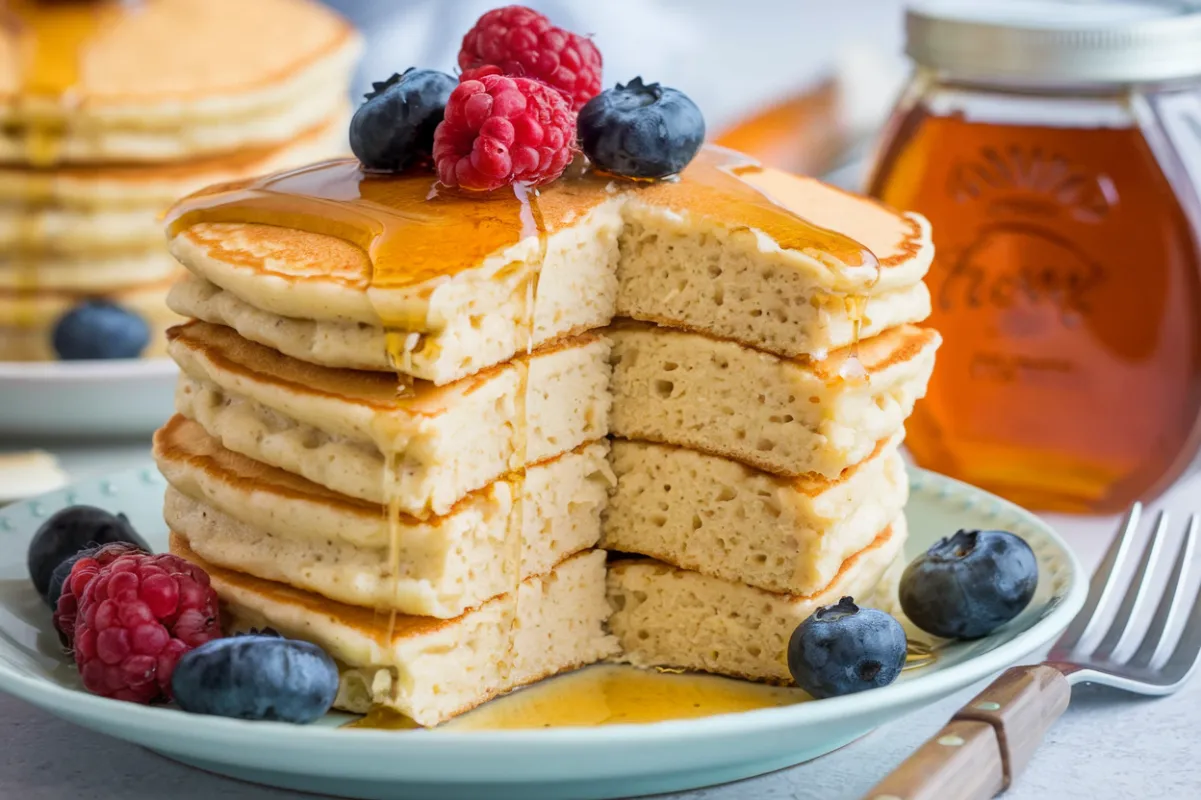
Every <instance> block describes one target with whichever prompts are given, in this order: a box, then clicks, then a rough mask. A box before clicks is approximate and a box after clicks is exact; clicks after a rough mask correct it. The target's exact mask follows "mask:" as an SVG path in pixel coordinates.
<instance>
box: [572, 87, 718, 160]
mask: <svg viewBox="0 0 1201 800" xmlns="http://www.w3.org/2000/svg"><path fill="white" fill-rule="evenodd" d="M578 125H579V136H580V147H581V148H582V149H583V151H584V155H586V156H588V160H589V161H591V162H592V163H593V164H595V165H596V166H597V167H599V168H600V169H602V170H604V171H605V172H610V173H613V174H614V175H622V176H625V177H628V178H665V177H667V176H668V175H675V174H677V173H679V172H680V170H682V169H684V167H686V166H688V163H689V162H690V161H692V159H693V158H694V157H695V156H696V154H697V151H698V150H700V147H701V143H702V142H704V140H705V118H704V116H703V115H702V114H701V110H700V109H699V108H697V106H696V104H695V103H693V102H692V100H691V99H689V97H688V96H687V95H686V94H684V93H683V92H680V91H678V90H676V89H671V88H668V87H666V86H660V85H659V84H657V83H650V84H644V83H643V82H642V78H634V80H632V81H630V82H629V83H627V84H625V85H624V86H623V85H622V84H620V83H619V84H617V87H616V88H614V89H606V90H605V91H603V92H601V93H600V94H598V95H597V96H596V97H594V98H592V99H591V100H589V101H588V102H587V103H586V104H585V105H584V107H583V108H581V109H580V115H579V123H578Z"/></svg>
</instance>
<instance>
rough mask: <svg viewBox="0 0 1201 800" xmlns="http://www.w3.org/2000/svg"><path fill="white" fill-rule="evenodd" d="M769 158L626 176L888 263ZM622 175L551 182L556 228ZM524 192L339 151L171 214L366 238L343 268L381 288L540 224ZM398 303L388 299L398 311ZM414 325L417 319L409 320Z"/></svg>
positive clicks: (475, 255) (408, 283)
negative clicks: (388, 169) (766, 172)
mask: <svg viewBox="0 0 1201 800" xmlns="http://www.w3.org/2000/svg"><path fill="white" fill-rule="evenodd" d="M761 170H762V168H761V167H759V166H757V165H755V164H753V163H750V162H748V161H747V160H746V159H745V158H743V157H740V156H738V154H736V153H733V152H731V151H726V150H723V149H721V148H715V147H706V148H703V149H702V150H701V152H700V153H699V154H698V155H697V157H696V159H695V160H694V161H693V162H692V164H690V165H689V166H688V168H686V169H685V170H684V171H683V172H682V173H681V175H680V180H679V181H678V182H651V183H641V182H634V181H625V182H623V184H622V189H623V190H624V191H627V192H630V193H635V194H637V196H638V198H639V199H640V200H642V201H643V202H645V203H648V204H650V205H654V206H661V207H665V208H668V209H671V210H677V211H683V212H687V213H690V214H694V215H699V216H705V217H709V218H711V219H715V220H719V221H721V222H722V223H724V224H727V225H730V226H732V227H735V228H741V229H750V230H755V231H759V232H761V233H763V234H764V235H766V236H767V237H770V238H771V239H772V240H773V241H774V242H776V243H777V244H778V245H779V246H780V247H781V248H783V249H789V250H797V251H800V252H804V253H805V254H806V255H809V256H811V257H813V258H815V259H817V260H819V261H821V262H822V263H824V264H826V265H827V266H828V267H830V268H831V269H832V270H834V271H836V272H837V273H838V274H840V275H845V276H847V277H849V278H863V277H870V276H871V275H875V274H876V273H877V272H878V269H879V267H878V261H877V260H876V258H875V256H874V255H873V254H872V253H871V252H870V251H869V250H867V249H866V248H865V247H863V246H862V245H861V244H859V243H858V242H855V241H854V240H852V239H850V238H849V237H847V236H844V235H842V234H840V233H837V232H834V231H831V230H827V229H825V228H821V227H819V226H817V225H814V224H813V223H811V222H809V221H808V220H806V219H804V218H803V217H800V216H798V215H797V214H795V213H793V212H792V211H790V210H789V209H788V208H787V207H786V206H784V205H782V204H780V203H777V202H776V201H774V200H772V199H771V198H770V197H769V196H768V195H767V194H765V193H764V192H763V191H762V190H760V189H759V188H758V187H756V186H755V185H754V184H753V183H751V182H749V181H747V180H744V178H745V177H746V176H748V175H751V174H753V173H755V172H757V171H761ZM610 182H611V179H610V178H609V177H607V176H604V175H599V174H595V173H593V172H592V171H590V170H579V169H570V170H568V172H567V173H565V174H564V175H563V177H561V178H560V179H559V180H557V181H555V182H553V183H550V184H547V185H546V186H543V187H540V188H539V193H538V195H537V197H538V207H539V209H540V213H541V215H542V226H543V228H544V229H545V232H546V233H547V234H551V233H554V232H555V231H557V230H559V229H560V228H562V227H564V226H566V225H568V224H570V223H571V222H572V221H573V220H577V219H579V218H580V217H581V216H583V215H584V214H586V213H587V212H588V211H590V210H591V209H592V208H593V207H595V206H598V205H600V204H601V203H604V202H605V201H607V200H609V199H610V198H611V197H612V196H613V194H615V192H610V191H606V189H605V187H606V185H607V184H609V183H610ZM521 213H522V209H521V203H520V201H519V200H518V199H517V198H516V197H515V195H514V194H513V193H512V192H505V191H496V192H490V193H487V194H480V193H463V192H458V191H456V190H453V189H439V190H438V191H435V192H432V191H431V185H430V177H429V175H428V174H426V173H421V172H417V173H412V174H404V175H373V174H369V173H365V172H363V171H362V170H361V169H360V168H359V165H358V162H356V161H354V160H353V159H343V160H334V161H327V162H322V163H318V164H314V165H311V166H308V167H304V168H301V169H296V170H289V171H285V172H278V173H275V174H272V175H268V176H264V177H261V178H256V179H253V180H249V181H242V182H235V183H229V184H222V185H218V186H215V187H210V188H208V189H205V190H202V191H201V192H198V193H195V194H193V195H190V196H189V197H186V198H184V199H183V200H181V201H180V202H179V203H177V204H176V205H175V207H174V208H172V209H171V210H170V211H169V212H168V214H167V226H168V232H169V234H170V235H175V234H178V233H180V232H181V231H183V230H184V229H186V228H188V227H189V226H191V225H194V224H197V223H202V222H203V223H223V222H224V223H259V224H265V225H276V226H281V227H287V228H294V229H299V230H304V231H308V232H311V233H318V234H326V235H329V236H333V237H336V238H339V239H342V240H344V241H348V242H351V243H352V244H355V245H358V246H359V247H361V248H362V249H363V250H364V251H366V252H367V254H368V255H369V257H370V261H371V266H370V272H369V274H353V275H351V274H347V275H339V276H338V277H339V278H341V279H344V280H346V281H348V282H355V283H358V284H359V285H361V286H363V287H364V288H370V289H409V288H413V287H416V286H417V285H419V284H427V283H430V282H434V281H437V280H438V279H443V278H450V277H453V276H455V275H457V274H459V273H460V272H463V271H465V270H468V269H474V268H477V267H479V265H480V264H483V263H485V262H487V261H488V260H489V258H490V257H495V255H496V254H497V253H500V252H504V251H505V250H506V249H508V248H510V247H512V246H514V245H516V244H517V243H518V242H520V241H521V240H522V238H523V237H522V233H523V231H528V230H529V229H528V226H527V225H525V224H523V221H522V219H521ZM395 314H396V309H391V308H386V309H381V317H382V318H383V319H384V320H385V322H386V323H387V322H391V321H392V319H393V318H394V317H395ZM397 327H399V328H402V329H407V330H413V329H414V328H413V326H411V325H399V326H397Z"/></svg>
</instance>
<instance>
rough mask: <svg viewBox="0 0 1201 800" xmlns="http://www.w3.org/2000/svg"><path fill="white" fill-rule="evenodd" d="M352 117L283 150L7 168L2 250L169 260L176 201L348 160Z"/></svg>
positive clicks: (1, 200) (0, 201) (1, 173)
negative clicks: (167, 212)
mask: <svg viewBox="0 0 1201 800" xmlns="http://www.w3.org/2000/svg"><path fill="white" fill-rule="evenodd" d="M347 116H348V115H346V114H338V115H337V116H336V117H335V118H334V119H331V120H328V121H326V122H324V123H323V124H321V125H320V126H318V127H316V128H314V129H312V130H310V131H306V132H304V133H303V134H301V135H300V136H299V137H297V139H296V140H295V141H293V142H288V143H286V144H284V145H282V146H271V147H267V148H254V149H249V150H246V151H240V152H237V153H234V154H230V155H221V156H215V157H209V158H202V159H193V160H191V161H186V162H179V163H173V164H154V165H110V166H103V165H101V166H67V167H62V168H59V169H54V170H37V169H31V168H28V167H20V166H8V167H0V250H2V251H3V252H6V253H10V252H12V251H13V250H15V249H21V250H26V251H29V252H32V253H39V254H50V255H63V254H70V255H74V256H76V257H83V256H87V257H95V256H96V255H97V254H113V253H116V252H122V251H129V250H145V249H147V248H154V249H156V250H159V251H161V252H163V253H164V255H165V253H166V248H165V247H164V241H163V225H162V220H161V218H160V217H161V214H162V211H163V209H165V208H167V207H168V206H169V205H170V204H171V203H172V202H174V201H175V199H176V198H178V197H181V196H183V195H185V194H187V193H188V192H191V191H195V190H196V189H198V188H200V187H202V186H207V185H209V184H212V183H215V182H218V181H229V180H235V179H239V178H245V177H247V176H250V175H256V174H260V173H262V172H267V171H270V170H275V169H280V168H282V167H285V166H290V165H295V164H303V163H306V162H308V161H312V160H315V159H318V158H328V157H330V156H332V155H338V154H342V153H344V152H346V150H347V144H346V124H347ZM43 258H45V256H43Z"/></svg>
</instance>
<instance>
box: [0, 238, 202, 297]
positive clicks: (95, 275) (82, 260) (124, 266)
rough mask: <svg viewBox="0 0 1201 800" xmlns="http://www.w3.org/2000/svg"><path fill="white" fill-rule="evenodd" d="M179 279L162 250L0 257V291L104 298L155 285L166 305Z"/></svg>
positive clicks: (8, 254) (176, 271)
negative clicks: (88, 254) (27, 291)
mask: <svg viewBox="0 0 1201 800" xmlns="http://www.w3.org/2000/svg"><path fill="white" fill-rule="evenodd" d="M2 227H3V225H2V224H0V228H2ZM178 277H179V264H178V263H176V261H175V260H174V259H173V258H171V254H170V253H167V252H165V251H164V250H163V249H162V248H161V247H160V248H151V249H148V250H147V249H143V250H132V251H128V252H115V253H103V254H101V253H93V254H91V255H90V256H87V255H84V256H46V255H34V254H21V253H14V252H12V251H9V252H7V253H5V255H3V256H0V291H3V290H5V289H7V290H16V289H25V290H34V291H39V290H40V291H61V290H66V291H71V292H76V293H81V294H87V293H91V294H98V295H103V294H109V293H113V292H117V291H120V290H122V289H130V288H134V287H139V286H147V285H155V286H157V287H158V295H159V298H160V305H165V304H166V291H167V289H168V287H170V286H171V284H172V283H173V282H174V281H175V280H176V279H177V278H178Z"/></svg>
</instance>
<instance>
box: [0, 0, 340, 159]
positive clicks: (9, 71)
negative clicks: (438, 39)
mask: <svg viewBox="0 0 1201 800" xmlns="http://www.w3.org/2000/svg"><path fill="white" fill-rule="evenodd" d="M4 17H5V22H6V23H7V24H5V25H3V26H2V27H0V122H2V123H3V125H4V127H5V132H4V133H3V135H0V160H3V161H5V162H18V163H20V162H31V161H32V162H35V163H39V165H48V164H50V163H79V162H95V161H104V162H111V161H162V160H175V159H178V158H182V157H188V156H196V155H200V154H204V153H211V152H225V151H233V150H237V149H241V148H243V147H248V146H256V145H257V146H264V145H269V144H278V143H282V142H284V141H287V140H289V139H290V138H291V137H292V136H294V135H295V134H297V133H299V132H301V131H304V130H306V129H309V128H312V127H313V126H314V125H316V124H318V123H319V122H321V121H322V120H325V119H328V118H329V117H330V116H331V115H332V114H333V113H334V111H335V110H336V108H337V106H338V104H339V103H343V102H345V87H346V84H347V81H348V78H349V71H350V69H351V68H352V67H353V64H354V61H355V59H356V58H357V55H358V52H359V48H360V41H359V37H358V34H357V33H356V32H355V31H354V29H353V28H352V27H351V26H350V25H349V24H348V23H347V22H346V21H345V20H343V19H342V18H341V17H339V16H338V15H336V14H335V13H333V12H332V11H330V10H328V9H326V8H325V7H324V6H322V5H321V4H319V3H317V2H314V1H313V0H254V2H244V0H205V1H204V2H195V0H141V1H140V2H137V3H123V2H116V0H97V1H96V2H88V3H78V2H76V3H49V2H39V0H10V2H9V3H7V4H6V8H5V9H4Z"/></svg>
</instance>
